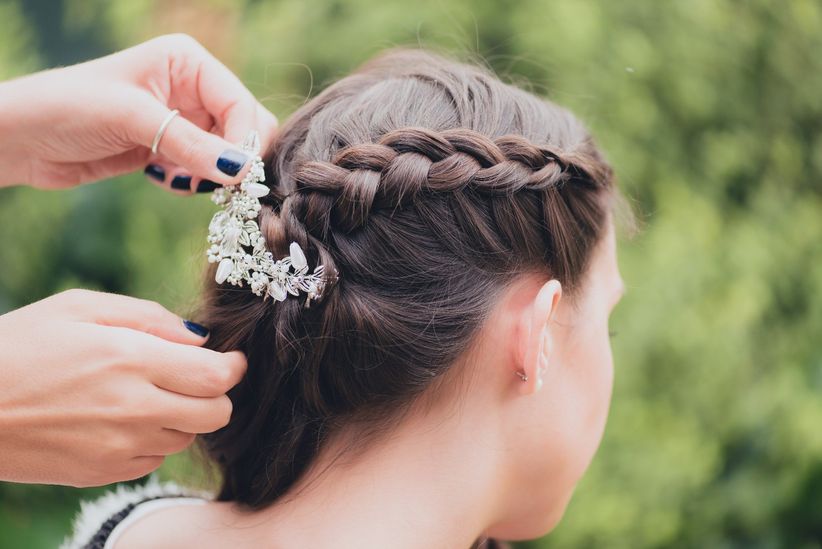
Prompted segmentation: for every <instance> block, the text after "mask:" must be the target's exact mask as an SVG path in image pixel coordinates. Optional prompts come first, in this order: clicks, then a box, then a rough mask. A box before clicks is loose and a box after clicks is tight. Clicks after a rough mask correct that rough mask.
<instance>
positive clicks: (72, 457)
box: [0, 290, 246, 487]
mask: <svg viewBox="0 0 822 549" xmlns="http://www.w3.org/2000/svg"><path fill="white" fill-rule="evenodd" d="M205 340H206V338H205V337H203V336H200V335H197V334H195V333H193V332H192V331H190V330H189V329H186V327H185V326H184V324H183V321H182V320H181V319H180V318H179V317H177V316H176V315H174V314H172V313H170V312H169V311H167V310H166V309H164V308H163V307H162V306H160V305H158V304H156V303H152V302H150V301H144V300H141V299H134V298H130V297H125V296H121V295H113V294H105V293H100V292H92V291H86V290H69V291H67V292H63V293H61V294H58V295H56V296H52V297H49V298H47V299H44V300H42V301H39V302H37V303H34V304H32V305H29V306H27V307H23V308H21V309H18V310H15V311H12V312H10V313H7V314H5V315H2V316H0V456H2V459H0V480H8V481H14V482H27V483H48V484H65V485H71V486H78V487H85V486H96V485H103V484H109V483H112V482H116V481H123V480H129V479H134V478H138V477H141V476H143V475H145V474H148V473H149V472H151V471H153V470H154V469H156V468H157V467H159V466H160V464H161V463H162V462H163V459H164V456H166V455H169V454H173V453H175V452H179V451H181V450H183V449H184V448H186V447H187V446H188V445H189V444H190V443H191V442H192V440H193V439H194V433H207V432H211V431H215V430H217V429H219V428H221V427H223V426H224V425H226V424H227V423H228V420H229V418H230V416H231V410H232V406H231V401H230V400H229V398H228V397H227V396H226V395H225V393H226V392H227V391H228V390H229V389H230V388H231V387H233V386H234V385H235V384H237V382H238V381H239V380H240V379H241V378H242V376H243V375H244V374H245V368H246V361H245V357H244V355H243V354H242V353H240V352H238V351H233V352H230V353H218V352H215V351H211V350H208V349H204V348H202V347H200V345H202V344H203V343H204V342H205Z"/></svg>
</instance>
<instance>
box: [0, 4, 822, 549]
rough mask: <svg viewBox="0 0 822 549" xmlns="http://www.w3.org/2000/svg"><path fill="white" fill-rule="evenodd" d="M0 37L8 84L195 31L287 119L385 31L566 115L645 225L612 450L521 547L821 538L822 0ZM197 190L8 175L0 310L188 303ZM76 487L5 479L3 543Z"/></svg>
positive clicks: (60, 10) (189, 11) (40, 9)
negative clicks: (61, 182)
mask: <svg viewBox="0 0 822 549" xmlns="http://www.w3.org/2000/svg"><path fill="white" fill-rule="evenodd" d="M49 6H54V9H49ZM0 31H3V32H1V33H0V41H2V43H3V47H0V76H1V77H3V78H8V77H11V76H14V75H17V74H22V73H24V72H26V71H30V70H33V69H35V68H37V67H42V66H49V65H53V64H57V63H68V62H72V61H75V60H80V59H84V58H88V57H90V56H93V55H97V54H98V53H103V52H106V51H110V50H112V49H116V48H120V47H125V46H127V45H130V44H132V43H134V42H136V41H139V40H142V39H145V38H148V37H150V36H154V35H156V34H160V33H163V32H171V31H184V32H189V33H190V34H193V35H194V36H195V37H196V38H198V39H199V40H200V41H201V42H203V43H204V44H206V45H207V46H208V47H209V48H211V49H213V50H215V51H217V52H218V55H219V56H220V57H221V58H222V59H225V60H226V61H227V62H228V64H229V65H230V66H231V67H232V68H233V69H234V70H236V71H238V72H239V73H240V74H241V75H242V76H243V79H244V81H245V82H246V83H247V84H249V86H251V88H252V89H253V91H255V93H256V94H257V95H258V97H260V98H261V99H262V100H263V101H264V103H265V104H266V105H267V106H268V107H269V108H270V109H271V110H273V111H274V112H275V113H276V114H277V115H278V116H280V118H281V119H284V118H285V117H286V116H287V114H288V113H289V112H291V111H292V110H293V109H294V108H296V107H297V106H299V104H301V103H302V102H303V101H304V100H305V99H306V97H308V96H310V95H314V94H316V93H317V92H318V91H319V90H320V89H322V88H323V87H324V85H325V84H327V83H328V82H330V81H332V80H333V79H335V78H337V77H339V76H342V75H344V74H346V73H348V72H349V71H350V70H352V69H353V68H354V67H355V66H356V65H358V64H359V63H360V62H362V61H364V60H365V59H367V58H368V57H370V56H371V55H373V54H374V53H376V52H377V51H379V50H381V49H384V48H386V47H391V46H395V45H421V46H427V47H433V48H436V49H441V50H446V51H450V52H455V53H456V54H457V55H459V56H462V57H465V58H469V59H474V60H478V61H479V62H483V63H486V64H488V65H490V66H491V67H492V68H493V69H494V70H496V71H497V72H498V74H501V75H502V76H503V77H504V78H506V79H508V80H511V81H513V82H517V83H521V84H523V85H525V86H526V87H529V88H530V89H532V90H534V91H535V92H537V93H542V94H545V95H547V96H548V97H550V98H551V99H553V100H555V101H557V102H558V103H560V104H563V105H566V106H568V107H570V108H571V109H572V110H574V111H575V112H576V113H578V114H579V115H580V116H581V117H582V118H583V119H584V120H585V121H587V123H588V124H589V125H590V127H591V128H592V130H593V133H594V135H595V136H596V137H597V139H598V141H599V142H600V144H601V145H602V146H603V147H604V149H605V150H606V151H607V152H608V155H609V157H610V159H611V160H612V162H613V164H614V165H615V167H616V170H617V173H618V175H619V177H620V180H621V184H622V186H623V187H624V188H625V189H626V190H627V192H628V194H629V195H630V196H632V197H633V198H634V200H635V201H636V203H637V206H638V207H639V209H640V210H641V211H642V212H644V218H645V221H646V224H645V227H644V229H643V231H642V233H641V234H640V235H639V236H638V237H637V238H635V239H634V240H632V241H630V242H625V243H623V245H622V249H621V265H622V270H623V277H624V278H625V280H626V281H627V283H628V286H629V293H628V296H627V297H626V299H625V300H624V303H623V305H621V306H620V308H619V309H618V310H617V312H616V313H615V315H614V318H613V320H612V323H613V328H614V329H615V330H616V331H617V332H618V333H619V335H618V337H617V338H616V339H615V341H614V347H615V353H616V362H617V377H616V388H615V395H614V401H613V405H612V413H611V419H610V422H609V426H608V429H607V431H606V437H605V440H604V442H603V447H602V448H601V450H600V453H599V455H598V457H597V458H596V460H595V462H594V464H593V466H592V469H591V471H590V472H589V474H588V475H587V476H586V478H585V479H584V480H583V481H582V482H581V484H580V487H579V489H578V493H577V495H576V497H575V498H574V500H573V502H572V504H571V506H570V508H569V510H568V513H567V516H566V517H565V519H564V520H563V522H562V523H561V524H560V526H559V527H558V528H557V529H556V531H555V532H554V533H553V534H552V535H550V536H548V537H546V538H545V539H544V540H540V541H537V542H533V543H528V544H523V546H529V547H545V548H547V547H563V548H565V547H592V546H593V547H609V548H611V547H614V548H620V547H625V548H637V547H648V548H662V547H669V548H679V547H719V548H737V547H739V548H741V547H745V548H763V549H764V548H773V547H803V548H812V547H816V548H819V547H822V529H820V524H822V515H820V509H822V429H820V420H822V398H820V394H822V344H821V343H820V341H821V340H820V334H822V246H820V244H819V242H820V235H822V102H820V101H819V94H820V90H822V56H820V55H819V52H822V6H821V5H820V4H819V3H818V2H815V1H813V0H791V1H786V2H781V3H774V2H768V1H767V0H750V1H744V2H743V1H736V0H693V1H689V2H685V1H673V2H643V1H640V0H632V1H627V2H607V1H606V0H581V1H570V0H568V1H566V0H559V1H544V0H522V1H520V2H500V1H490V0H484V1H478V2H469V1H468V0H460V1H453V2H448V3H442V2H429V1H422V2H417V3H415V4H414V10H413V13H412V12H411V10H410V9H409V7H408V6H407V5H404V4H403V5H400V4H395V3H388V2H378V1H376V0H350V1H345V2H343V1H326V2H311V3H308V2H299V1H297V0H283V1H280V2H263V1H248V2H247V3H245V4H242V3H239V2H230V1H228V0H224V1H221V0H209V1H206V2H193V1H183V0H178V1H175V2H163V3H161V2H154V1H150V0H134V1H130V2H103V1H102V0H97V1H94V2H81V1H79V0H61V1H60V2H57V3H54V2H42V1H38V2H29V1H28V0H26V2H23V1H22V0H2V1H0ZM210 206H211V205H210V204H209V203H208V201H207V199H204V198H203V197H197V198H190V199H188V198H180V197H175V196H170V195H168V194H167V193H164V192H163V191H161V190H159V189H156V188H155V187H153V186H151V185H149V184H148V183H146V182H144V181H143V180H142V178H141V176H139V175H137V176H129V177H124V178H121V180H120V181H116V182H106V183H101V184H95V185H90V186H86V187H84V188H82V189H77V190H73V191H69V192H56V193H43V192H36V191H32V190H30V189H4V190H2V192H0V234H3V235H4V238H5V242H6V244H5V245H4V246H3V247H0V266H2V269H0V310H8V309H11V308H13V307H17V306H19V305H22V304H24V303H27V302H30V301H33V300H36V299H39V298H41V297H44V296H46V295H48V294H50V293H53V292H55V291H58V290H59V289H62V288H65V287H69V286H86V287H94V288H100V289H105V290H109V291H120V292H126V293H130V294H133V295H137V296H141V297H149V298H152V299H156V300H159V301H161V302H163V303H164V304H166V305H168V306H170V307H172V308H175V309H177V310H185V308H186V307H188V306H189V305H190V304H191V303H192V302H193V300H194V299H195V298H196V296H197V293H198V285H197V283H196V278H197V276H198V273H199V271H200V270H201V269H202V266H203V261H202V258H201V253H202V250H203V249H204V246H203V244H204V238H205V234H206V226H207V222H208V219H209V216H210V214H211V212H212V208H211V207H210ZM192 279H194V280H195V283H192ZM181 312H182V311H181ZM163 471H164V474H165V475H167V476H175V477H178V476H180V475H188V474H193V473H192V470H191V466H190V465H188V462H187V461H186V460H185V458H175V459H174V460H172V462H171V463H170V464H169V465H168V466H167V467H164V469H163ZM79 493H80V492H79V491H77V490H70V489H61V488H48V487H22V486H14V485H0V532H2V534H3V535H0V548H4V547H9V548H11V547H53V546H54V545H55V543H56V541H58V540H59V539H60V538H61V536H62V534H63V533H65V532H66V530H67V529H68V518H69V517H70V516H71V513H73V512H74V511H75V510H76V498H77V497H78V494H79ZM35 525H36V526H37V528H34V526H35Z"/></svg>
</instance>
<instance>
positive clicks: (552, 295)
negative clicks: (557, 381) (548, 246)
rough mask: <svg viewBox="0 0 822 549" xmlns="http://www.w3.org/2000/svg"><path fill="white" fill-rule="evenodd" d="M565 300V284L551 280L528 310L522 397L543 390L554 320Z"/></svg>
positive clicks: (525, 328) (524, 332)
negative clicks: (562, 299)
mask: <svg viewBox="0 0 822 549" xmlns="http://www.w3.org/2000/svg"><path fill="white" fill-rule="evenodd" d="M561 297H562V285H561V284H560V283H559V281H558V280H554V279H552V280H549V281H548V282H546V283H545V284H543V285H542V287H541V288H540V290H539V292H538V293H537V295H536V296H535V297H534V299H533V301H532V302H531V305H530V307H529V308H528V309H529V310H527V311H524V313H523V318H522V322H523V323H524V324H525V326H523V327H522V337H523V341H522V342H521V345H522V346H523V347H524V352H522V353H521V354H520V356H521V358H522V363H521V364H520V366H521V367H522V370H523V371H522V372H518V374H521V375H520V380H521V382H520V383H521V385H520V393H521V394H531V393H534V392H536V391H539V390H540V389H541V388H542V384H543V381H542V375H543V373H544V371H545V370H546V369H547V367H548V356H549V354H550V351H551V327H550V321H551V319H552V318H553V317H554V315H555V313H556V310H557V307H558V306H559V302H560V299H561Z"/></svg>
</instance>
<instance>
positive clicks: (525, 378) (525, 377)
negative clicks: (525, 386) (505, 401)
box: [514, 370, 528, 381]
mask: <svg viewBox="0 0 822 549" xmlns="http://www.w3.org/2000/svg"><path fill="white" fill-rule="evenodd" d="M514 373H515V374H517V375H518V376H519V378H520V379H521V380H522V381H528V374H523V373H522V372H518V371H516V370H514Z"/></svg>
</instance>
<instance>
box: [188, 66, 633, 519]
mask: <svg viewBox="0 0 822 549" xmlns="http://www.w3.org/2000/svg"><path fill="white" fill-rule="evenodd" d="M264 160H265V163H266V168H267V172H268V173H267V181H268V184H269V185H271V187H272V193H271V194H270V195H269V196H268V197H265V198H264V199H262V202H263V210H262V211H261V212H260V216H259V223H260V227H261V230H262V232H263V234H264V236H265V237H266V242H267V244H268V247H269V249H270V250H271V251H272V252H273V253H274V255H275V257H281V256H283V255H286V254H287V253H288V244H289V243H290V242H292V241H296V242H297V243H299V244H300V246H301V247H302V248H303V250H304V251H305V253H306V256H307V257H308V262H309V265H317V264H320V263H321V264H323V265H325V266H326V273H333V270H334V269H336V271H337V272H338V274H339V278H338V279H337V280H336V281H334V280H328V283H327V287H326V289H325V291H324V293H323V296H322V299H321V300H319V301H317V302H312V303H311V306H310V307H309V308H306V307H304V299H303V298H302V297H301V298H296V297H290V298H288V299H286V300H285V301H283V302H274V301H272V300H265V301H264V300H263V299H262V298H260V297H258V296H256V295H254V294H252V293H251V291H250V290H249V289H247V288H243V289H238V288H236V287H232V286H224V285H223V286H217V285H213V284H212V286H211V287H209V288H208V291H207V296H206V301H205V311H204V316H205V318H204V321H205V322H207V323H208V325H209V326H210V327H211V329H212V332H211V333H212V335H211V338H210V340H209V346H211V347H212V348H215V349H218V350H228V349H240V350H242V351H244V352H245V353H246V354H247V356H248V363H249V368H248V374H247V376H246V378H245V379H244V380H243V381H242V382H241V383H240V384H239V385H238V386H237V387H235V389H233V391H232V393H230V395H231V397H232V401H233V402H234V414H233V416H232V420H231V422H230V423H229V425H228V426H226V427H225V428H224V429H222V430H220V431H218V432H216V433H213V434H210V435H206V436H204V437H203V442H204V445H205V448H206V449H207V451H208V453H209V455H210V456H211V457H213V458H214V460H215V461H216V462H217V463H218V464H219V466H220V468H221V470H222V473H223V476H224V482H223V485H222V489H221V492H220V495H219V498H220V499H223V500H235V501H238V502H241V503H243V504H246V505H248V506H250V507H263V506H265V505H267V504H269V503H272V502H274V501H276V500H277V499H278V498H280V497H281V496H283V495H284V494H285V493H286V492H287V491H288V490H289V489H290V488H291V487H293V486H294V485H295V483H296V482H297V481H298V480H299V479H300V478H301V477H302V476H303V475H304V474H305V473H306V471H307V470H308V469H309V468H310V467H311V465H312V463H313V462H314V461H315V459H316V458H317V456H318V455H319V453H320V452H321V451H322V450H323V449H324V448H325V447H326V446H327V445H328V444H329V442H330V441H331V440H332V439H333V438H334V437H335V436H336V435H337V434H339V433H341V432H348V433H351V432H356V433H357V437H358V440H359V441H360V444H359V446H360V449H362V448H367V447H368V444H369V443H370V444H379V440H380V436H381V435H382V434H384V433H386V432H388V431H390V430H391V429H392V428H393V426H395V425H397V424H398V423H399V422H401V421H403V418H404V417H406V416H407V415H408V414H410V413H412V410H414V411H415V410H418V409H419V407H420V405H421V404H424V406H425V407H429V408H430V407H432V406H433V407H436V405H437V403H438V402H444V401H447V402H464V401H465V400H466V399H471V398H474V399H476V398H487V399H493V400H491V401H489V402H488V406H499V410H500V414H502V417H504V418H506V419H507V420H509V421H511V422H512V423H511V424H510V425H507V426H504V425H503V427H505V430H503V431H502V432H501V433H500V437H501V438H503V439H505V443H506V444H510V445H513V446H514V447H515V448H516V449H517V451H518V457H516V458H512V462H511V463H510V464H509V465H510V468H509V469H508V470H507V472H506V477H507V478H508V479H509V480H510V482H511V483H512V484H520V485H521V486H522V487H523V488H526V487H527V488H528V491H526V492H523V493H525V494H530V496H529V497H531V496H533V498H532V499H533V500H534V502H533V503H534V504H532V505H527V506H526V507H524V508H525V509H528V510H529V511H528V512H519V513H518V514H517V515H516V516H517V517H519V519H518V520H514V518H513V516H514V515H512V519H511V521H509V522H508V523H505V521H503V523H501V524H500V530H499V533H500V534H510V533H512V532H514V531H515V530H516V531H517V532H524V531H527V530H529V529H534V530H535V531H539V530H540V529H543V530H544V529H546V528H550V526H551V525H552V523H553V521H554V520H556V518H558V517H559V515H560V514H561V511H562V509H563V508H564V505H565V502H566V501H567V499H568V497H569V496H570V493H571V490H572V489H573V485H574V483H575V482H576V480H578V478H579V476H580V475H581V474H582V472H583V471H584V469H585V467H586V466H587V463H588V462H589V460H590V458H591V456H592V455H593V452H594V450H595V448H596V446H597V444H598V442H599V439H600V436H601V432H602V427H603V425H604V420H605V416H606V414H607V405H608V399H609V396H610V389H611V357H610V347H609V344H608V333H607V316H608V312H609V310H610V307H612V306H613V304H614V302H615V299H616V298H615V297H614V296H615V295H616V293H617V292H618V286H619V284H620V282H619V276H618V273H617V270H616V261H615V251H614V243H613V231H612V229H611V221H610V210H611V207H612V200H613V197H614V193H615V191H614V188H613V181H612V174H611V170H610V168H609V166H608V165H607V163H606V162H605V161H604V159H603V158H602V156H601V155H600V154H599V152H598V150H597V149H596V148H595V146H594V144H593V142H592V140H591V138H590V136H589V135H588V133H587V131H586V130H585V128H584V127H583V126H582V125H581V124H580V123H579V122H578V121H577V120H576V119H575V118H574V117H573V115H571V114H570V113H569V112H568V111H566V110H564V109H562V108H560V107H558V106H556V105H554V104H552V103H550V102H547V101H545V100H543V99H539V98H537V97H535V96H533V95H531V94H528V93H526V92H524V91H522V90H519V89H517V88H514V87H511V86H508V85H505V84H503V83H501V82H500V81H499V80H497V79H496V78H495V77H493V76H492V75H490V74H489V73H487V72H486V71H484V70H482V69H479V68H476V67H472V66H469V65H463V64H460V63H456V62H453V61H449V60H446V59H444V58H441V57H439V56H436V55H433V54H430V53H425V52H421V51H395V52H390V53H388V54H384V55H382V56H380V57H378V58H377V59H375V60H372V61H371V62H369V63H367V64H366V65H364V66H363V67H361V68H360V69H359V70H358V71H356V72H355V73H354V74H353V75H351V76H348V77H347V78H344V79H342V80H340V81H338V82H337V83H335V84H333V85H332V86H330V87H329V88H328V89H326V90H325V91H324V92H323V93H322V94H320V95H319V96H318V97H316V98H315V99H313V100H311V101H310V102H308V103H307V104H306V105H305V106H303V107H302V108H301V109H300V110H298V111H297V112H296V113H295V114H294V115H292V117H291V118H290V119H289V120H288V122H287V123H286V124H285V125H284V126H283V127H282V128H281V130H280V131H279V133H278V135H277V137H276V138H275V141H274V143H273V144H272V146H271V148H270V150H269V151H268V152H267V154H266V155H265V157H264ZM540 377H542V378H543V380H544V381H543V383H544V388H543V389H542V391H539V393H537V391H536V390H537V384H538V380H539V378H540ZM525 378H527V380H525V381H523V380H522V379H525ZM512 387H513V388H515V389H517V390H516V391H513V392H512V390H511V388H512ZM537 394H539V397H537V396H536V395H537ZM469 395H470V396H469ZM478 395H482V397H479V396H478ZM531 396H533V397H534V398H530V397H531ZM526 397H528V398H526ZM518 415H523V416H525V417H521V418H518V417H517V416H518ZM514 422H516V423H514ZM363 441H367V442H366V443H365V444H363ZM520 451H521V453H519V452H520ZM535 483H536V484H540V483H544V484H545V486H544V489H541V490H536V491H535V489H534V486H535ZM540 517H541V518H540ZM546 517H547V518H546ZM523 521H525V522H528V524H525V523H523ZM534 521H537V522H539V521H542V524H540V525H536V523H535V522H534ZM549 522H550V523H551V524H548V523H549ZM535 535H536V534H535Z"/></svg>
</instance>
